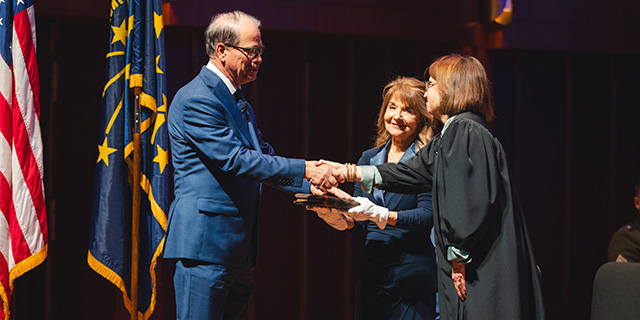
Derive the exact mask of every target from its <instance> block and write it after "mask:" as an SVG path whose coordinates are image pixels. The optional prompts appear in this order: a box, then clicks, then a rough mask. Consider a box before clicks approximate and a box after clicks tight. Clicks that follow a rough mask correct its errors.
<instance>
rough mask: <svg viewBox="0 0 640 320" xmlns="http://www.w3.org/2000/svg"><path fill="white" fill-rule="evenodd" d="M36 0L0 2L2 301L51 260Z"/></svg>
mask: <svg viewBox="0 0 640 320" xmlns="http://www.w3.org/2000/svg"><path fill="white" fill-rule="evenodd" d="M35 32H36V29H35V16H34V10H33V0H0V55H1V56H2V59H0V133H1V134H0V212H1V213H2V216H1V217H0V297H1V298H2V308H1V309H0V311H1V312H2V315H1V317H2V318H3V319H9V298H10V297H11V291H12V289H13V280H14V279H16V278H17V277H19V276H21V275H22V274H24V273H25V272H27V271H29V270H31V269H33V268H34V267H36V266H37V265H39V264H40V263H42V261H44V259H45V258H46V256H47V213H46V209H45V203H44V184H43V181H42V177H43V167H42V137H41V134H40V101H39V95H40V81H39V79H38V66H37V62H36V33H35Z"/></svg>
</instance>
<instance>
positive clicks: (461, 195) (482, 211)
mask: <svg viewBox="0 0 640 320" xmlns="http://www.w3.org/2000/svg"><path fill="white" fill-rule="evenodd" d="M500 150H501V148H497V147H496V141H495V138H494V137H493V135H492V134H491V133H490V132H489V131H488V130H487V129H485V128H484V127H482V126H481V125H479V124H477V123H476V122H473V121H471V120H465V121H456V122H454V123H452V124H451V126H450V127H449V128H448V130H447V131H446V134H445V135H444V136H443V137H442V149H441V152H442V155H441V158H440V161H441V163H440V164H439V165H438V170H442V171H441V174H439V175H438V176H439V177H442V178H439V179H441V181H439V182H438V186H436V188H437V192H439V193H441V194H439V195H438V199H439V201H441V203H440V204H439V208H440V210H441V211H440V212H441V215H440V219H441V221H442V223H441V225H442V226H443V227H444V230H443V238H444V241H445V243H444V245H445V248H446V249H447V252H449V253H451V252H455V253H456V254H457V255H458V256H461V257H464V258H467V260H468V259H471V258H472V257H473V248H474V246H475V244H476V243H478V241H480V239H482V238H483V237H484V236H485V234H486V233H487V232H492V231H494V232H500V230H492V226H494V225H496V224H495V223H494V222H495V219H496V216H497V212H498V210H497V209H498V206H496V202H497V199H498V195H499V193H500V192H503V191H504V190H502V189H503V185H502V182H501V181H502V179H501V176H502V175H507V176H508V175H509V172H507V170H508V169H506V166H501V165H500V161H501V160H500V159H504V157H502V155H501V154H498V153H499V152H501V151H500ZM503 171H504V172H503ZM449 259H451V260H454V259H452V256H449Z"/></svg>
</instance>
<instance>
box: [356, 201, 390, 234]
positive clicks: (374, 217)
mask: <svg viewBox="0 0 640 320" xmlns="http://www.w3.org/2000/svg"><path fill="white" fill-rule="evenodd" d="M353 199H354V200H356V201H358V203H360V205H359V206H357V207H353V208H351V209H349V213H348V215H349V216H350V217H351V218H353V220H356V221H365V220H371V221H373V222H375V223H376V224H377V225H378V228H380V229H384V227H386V226H387V220H388V219H389V209H387V208H385V207H381V206H379V205H376V204H374V203H373V202H371V200H369V199H368V198H365V197H355V198H353Z"/></svg>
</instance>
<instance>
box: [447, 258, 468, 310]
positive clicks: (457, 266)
mask: <svg viewBox="0 0 640 320" xmlns="http://www.w3.org/2000/svg"><path fill="white" fill-rule="evenodd" d="M464 265H465V264H464V263H458V262H455V261H451V279H453V285H454V286H455V288H456V291H457V292H458V297H460V299H462V301H464V300H465V299H466V298H467V283H466V280H465V273H464Z"/></svg>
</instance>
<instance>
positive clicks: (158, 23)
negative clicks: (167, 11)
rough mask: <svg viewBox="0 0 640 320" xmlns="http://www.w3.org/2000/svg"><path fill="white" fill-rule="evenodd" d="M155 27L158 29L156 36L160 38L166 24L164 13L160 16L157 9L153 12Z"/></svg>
mask: <svg viewBox="0 0 640 320" xmlns="http://www.w3.org/2000/svg"><path fill="white" fill-rule="evenodd" d="M153 28H154V29H156V38H160V32H162V29H163V28H164V24H163V23H162V15H160V16H159V15H158V14H157V13H156V12H155V11H154V12H153Z"/></svg>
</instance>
